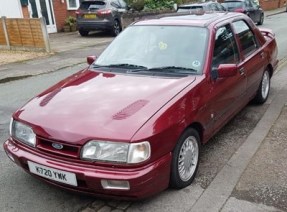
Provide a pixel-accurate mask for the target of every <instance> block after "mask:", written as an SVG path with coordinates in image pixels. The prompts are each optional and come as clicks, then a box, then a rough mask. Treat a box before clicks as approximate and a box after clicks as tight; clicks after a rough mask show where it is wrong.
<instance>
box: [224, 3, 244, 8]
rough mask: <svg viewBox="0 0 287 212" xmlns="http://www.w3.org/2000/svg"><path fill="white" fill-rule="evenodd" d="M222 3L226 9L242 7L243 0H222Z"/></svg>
mask: <svg viewBox="0 0 287 212" xmlns="http://www.w3.org/2000/svg"><path fill="white" fill-rule="evenodd" d="M222 5H223V6H224V7H225V8H227V9H234V8H243V6H244V4H243V2H239V1H230V2H224V3H222Z"/></svg>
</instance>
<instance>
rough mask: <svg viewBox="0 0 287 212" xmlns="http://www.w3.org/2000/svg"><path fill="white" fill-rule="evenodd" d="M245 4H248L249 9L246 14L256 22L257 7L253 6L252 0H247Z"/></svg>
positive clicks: (247, 8)
mask: <svg viewBox="0 0 287 212" xmlns="http://www.w3.org/2000/svg"><path fill="white" fill-rule="evenodd" d="M245 4H246V10H247V13H246V14H247V15H248V16H249V17H250V18H251V19H252V20H253V21H254V23H256V22H257V19H258V18H257V12H256V8H254V7H253V5H252V3H251V1H250V0H246V1H245Z"/></svg>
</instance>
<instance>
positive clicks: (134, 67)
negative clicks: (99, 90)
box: [93, 63, 147, 69]
mask: <svg viewBox="0 0 287 212" xmlns="http://www.w3.org/2000/svg"><path fill="white" fill-rule="evenodd" d="M102 67H104V68H129V69H147V67H145V66H140V65H135V64H129V63H119V64H110V65H97V64H94V65H93V68H102Z"/></svg>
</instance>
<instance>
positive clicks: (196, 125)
mask: <svg viewBox="0 0 287 212" xmlns="http://www.w3.org/2000/svg"><path fill="white" fill-rule="evenodd" d="M188 128H193V129H195V130H196V131H197V132H198V134H199V138H200V143H201V144H202V143H203V132H204V128H203V126H202V124H201V123H199V122H193V123H191V124H190V125H189V126H188V127H187V128H186V129H188ZM186 129H185V130H186ZM185 130H184V131H185Z"/></svg>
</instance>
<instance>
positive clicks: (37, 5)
mask: <svg viewBox="0 0 287 212" xmlns="http://www.w3.org/2000/svg"><path fill="white" fill-rule="evenodd" d="M29 3H30V4H29V11H30V17H31V18H41V17H44V18H45V22H46V26H47V30H48V33H54V32H57V28H56V23H55V16H54V9H53V4H52V0H29Z"/></svg>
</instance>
